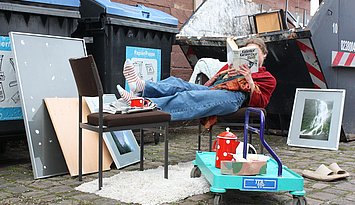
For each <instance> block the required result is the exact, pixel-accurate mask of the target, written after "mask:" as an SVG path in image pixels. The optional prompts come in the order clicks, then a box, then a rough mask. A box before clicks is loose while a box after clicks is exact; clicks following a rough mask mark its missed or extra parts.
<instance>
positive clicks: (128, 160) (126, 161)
mask: <svg viewBox="0 0 355 205" xmlns="http://www.w3.org/2000/svg"><path fill="white" fill-rule="evenodd" d="M103 98H104V106H105V104H109V103H111V102H114V101H116V96H115V95H114V94H106V95H104V97H103ZM85 101H86V103H87V105H88V107H89V109H90V111H91V112H97V111H98V109H99V99H98V98H97V97H85ZM103 138H104V141H105V143H106V146H107V148H108V150H109V152H110V154H111V156H112V159H113V161H114V162H115V164H116V167H117V169H119V168H123V167H126V166H128V165H131V164H134V163H137V162H139V161H140V155H139V153H140V148H139V146H138V143H137V140H136V138H135V137H134V135H133V132H132V130H124V131H114V132H105V133H104V134H103Z"/></svg>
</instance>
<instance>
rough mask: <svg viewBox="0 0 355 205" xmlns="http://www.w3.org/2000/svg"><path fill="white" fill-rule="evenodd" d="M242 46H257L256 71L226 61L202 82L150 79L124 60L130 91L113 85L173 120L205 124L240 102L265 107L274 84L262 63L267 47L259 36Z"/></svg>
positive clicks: (210, 122)
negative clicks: (199, 121) (236, 67)
mask: <svg viewBox="0 0 355 205" xmlns="http://www.w3.org/2000/svg"><path fill="white" fill-rule="evenodd" d="M246 46H250V47H257V48H258V52H259V55H258V56H259V57H258V58H259V60H258V64H259V65H258V67H259V70H258V72H255V73H251V72H250V69H249V67H248V66H247V65H245V64H244V65H241V66H240V69H238V71H236V70H235V69H232V68H231V66H228V64H227V65H225V66H224V67H223V68H222V69H220V71H219V72H217V73H216V74H215V75H214V76H213V77H212V78H211V79H210V80H208V81H207V82H206V83H205V84H204V85H198V84H193V83H189V82H186V81H184V80H182V79H180V78H176V77H169V78H167V79H164V80H162V81H159V82H151V81H144V80H142V79H140V78H139V77H138V76H137V73H136V71H135V69H134V66H133V64H132V63H131V62H130V61H129V60H127V61H126V62H125V65H124V69H123V74H124V76H125V78H126V80H127V82H128V85H129V87H130V91H131V93H129V92H127V91H126V90H124V89H123V88H122V87H121V86H120V85H117V89H118V92H119V94H120V95H121V98H123V99H124V100H125V101H127V102H129V101H130V99H131V98H133V97H135V96H136V95H139V96H141V97H144V98H146V99H148V100H149V101H150V102H151V103H153V104H155V105H156V106H157V107H158V108H160V109H161V110H162V111H165V112H168V113H170V114H171V118H172V120H173V121H178V120H192V119H198V118H205V117H208V118H206V119H207V122H206V124H205V127H210V126H212V125H213V124H214V123H215V122H216V119H217V118H216V117H215V116H218V115H227V114H231V113H233V112H236V111H237V110H238V109H239V108H240V107H241V106H243V105H247V106H252V107H261V108H265V107H266V106H267V104H268V103H269V100H270V97H271V95H272V93H273V91H274V89H275V87H276V79H275V78H274V76H272V74H271V73H270V72H268V71H266V68H265V67H263V66H262V65H263V62H264V59H265V58H266V55H267V53H268V51H267V48H266V45H265V43H264V41H263V40H262V39H260V38H252V39H249V40H248V41H247V43H246ZM226 76H227V77H226Z"/></svg>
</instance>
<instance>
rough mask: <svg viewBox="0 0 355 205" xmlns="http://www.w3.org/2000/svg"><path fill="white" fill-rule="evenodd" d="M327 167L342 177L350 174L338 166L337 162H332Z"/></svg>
mask: <svg viewBox="0 0 355 205" xmlns="http://www.w3.org/2000/svg"><path fill="white" fill-rule="evenodd" d="M328 167H329V169H331V170H332V171H333V172H334V173H335V174H337V175H339V176H341V177H342V178H345V177H348V176H350V174H349V173H348V172H347V171H345V170H344V169H342V168H340V167H339V165H338V164H337V163H335V162H334V163H332V164H331V165H329V166H328Z"/></svg>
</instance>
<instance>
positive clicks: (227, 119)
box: [195, 73, 266, 153]
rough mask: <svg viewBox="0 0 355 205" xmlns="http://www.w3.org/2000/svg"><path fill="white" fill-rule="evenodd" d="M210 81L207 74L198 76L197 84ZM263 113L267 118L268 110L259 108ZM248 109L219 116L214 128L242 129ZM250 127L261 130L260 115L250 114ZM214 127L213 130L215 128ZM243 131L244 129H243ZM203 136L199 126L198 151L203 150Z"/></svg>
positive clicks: (210, 140)
mask: <svg viewBox="0 0 355 205" xmlns="http://www.w3.org/2000/svg"><path fill="white" fill-rule="evenodd" d="M207 80H208V78H207V76H206V75H205V74H202V73H201V74H198V75H197V78H196V81H195V83H196V84H204V83H205V82H206V81H207ZM259 109H261V110H262V111H263V113H264V116H265V117H266V110H265V109H264V108H259ZM246 110H247V107H241V108H240V109H239V110H237V111H236V112H234V113H231V114H228V115H223V116H218V117H217V123H216V124H215V125H213V127H218V126H219V127H238V128H242V127H244V124H245V112H246ZM249 122H250V123H249V125H250V126H253V127H255V128H260V115H259V114H258V113H254V112H250V114H249ZM213 127H212V128H213ZM212 128H210V129H208V133H209V151H212ZM242 130H243V129H242ZM201 134H202V124H201V123H199V125H198V148H197V149H198V151H200V150H201ZM252 135H253V132H252V131H249V143H252ZM260 149H261V150H260V152H261V153H263V146H261V147H260Z"/></svg>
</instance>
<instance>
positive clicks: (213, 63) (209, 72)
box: [189, 58, 227, 83]
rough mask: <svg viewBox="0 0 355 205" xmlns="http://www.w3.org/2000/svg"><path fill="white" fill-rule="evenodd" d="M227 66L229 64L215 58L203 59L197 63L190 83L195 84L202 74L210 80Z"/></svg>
mask: <svg viewBox="0 0 355 205" xmlns="http://www.w3.org/2000/svg"><path fill="white" fill-rule="evenodd" d="M226 64H227V62H221V61H219V60H218V59H214V58H201V59H200V60H198V61H197V63H196V65H195V67H194V71H193V72H192V75H191V77H190V80H189V82H190V83H195V82H196V78H197V75H198V74H200V73H203V74H205V75H206V76H207V77H208V78H209V79H210V78H211V77H212V76H214V74H216V73H217V72H218V71H219V70H220V69H221V68H222V67H223V66H224V65H226Z"/></svg>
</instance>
